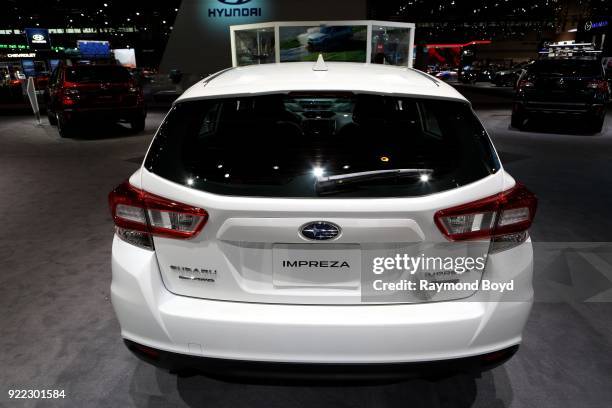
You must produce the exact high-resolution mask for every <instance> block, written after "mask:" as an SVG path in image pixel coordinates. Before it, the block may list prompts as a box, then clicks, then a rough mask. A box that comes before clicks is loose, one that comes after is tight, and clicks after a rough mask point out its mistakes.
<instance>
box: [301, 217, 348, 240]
mask: <svg viewBox="0 0 612 408" xmlns="http://www.w3.org/2000/svg"><path fill="white" fill-rule="evenodd" d="M300 234H301V235H302V236H303V237H304V238H306V239H309V240H311V241H325V240H328V239H335V238H338V237H339V236H340V227H339V226H337V225H336V224H333V223H331V222H325V221H314V222H309V223H308V224H305V225H302V227H301V228H300Z"/></svg>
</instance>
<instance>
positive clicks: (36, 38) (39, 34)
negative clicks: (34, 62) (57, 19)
mask: <svg viewBox="0 0 612 408" xmlns="http://www.w3.org/2000/svg"><path fill="white" fill-rule="evenodd" d="M25 34H26V38H27V40H28V45H29V46H30V48H31V49H33V50H48V49H50V48H51V41H49V30H47V29H46V28H26V29H25Z"/></svg>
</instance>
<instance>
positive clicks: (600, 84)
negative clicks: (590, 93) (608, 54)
mask: <svg viewBox="0 0 612 408" xmlns="http://www.w3.org/2000/svg"><path fill="white" fill-rule="evenodd" d="M586 87H587V88H589V89H595V90H596V91H599V92H603V93H606V92H608V90H609V89H608V81H604V80H594V81H590V82H589V83H587V86H586Z"/></svg>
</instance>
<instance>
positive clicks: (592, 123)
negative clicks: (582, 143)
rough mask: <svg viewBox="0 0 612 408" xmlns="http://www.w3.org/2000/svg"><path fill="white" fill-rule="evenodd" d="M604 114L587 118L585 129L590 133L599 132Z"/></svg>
mask: <svg viewBox="0 0 612 408" xmlns="http://www.w3.org/2000/svg"><path fill="white" fill-rule="evenodd" d="M604 119H605V116H601V117H595V118H591V119H589V120H587V123H586V124H587V129H588V130H589V131H590V132H592V133H600V132H601V131H602V129H603V125H604Z"/></svg>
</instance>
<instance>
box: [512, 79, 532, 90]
mask: <svg viewBox="0 0 612 408" xmlns="http://www.w3.org/2000/svg"><path fill="white" fill-rule="evenodd" d="M534 86H535V84H534V83H533V82H531V81H528V80H526V79H521V80H520V81H518V84H517V85H516V88H517V89H518V90H519V91H524V90H525V89H527V88H533V87H534Z"/></svg>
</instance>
